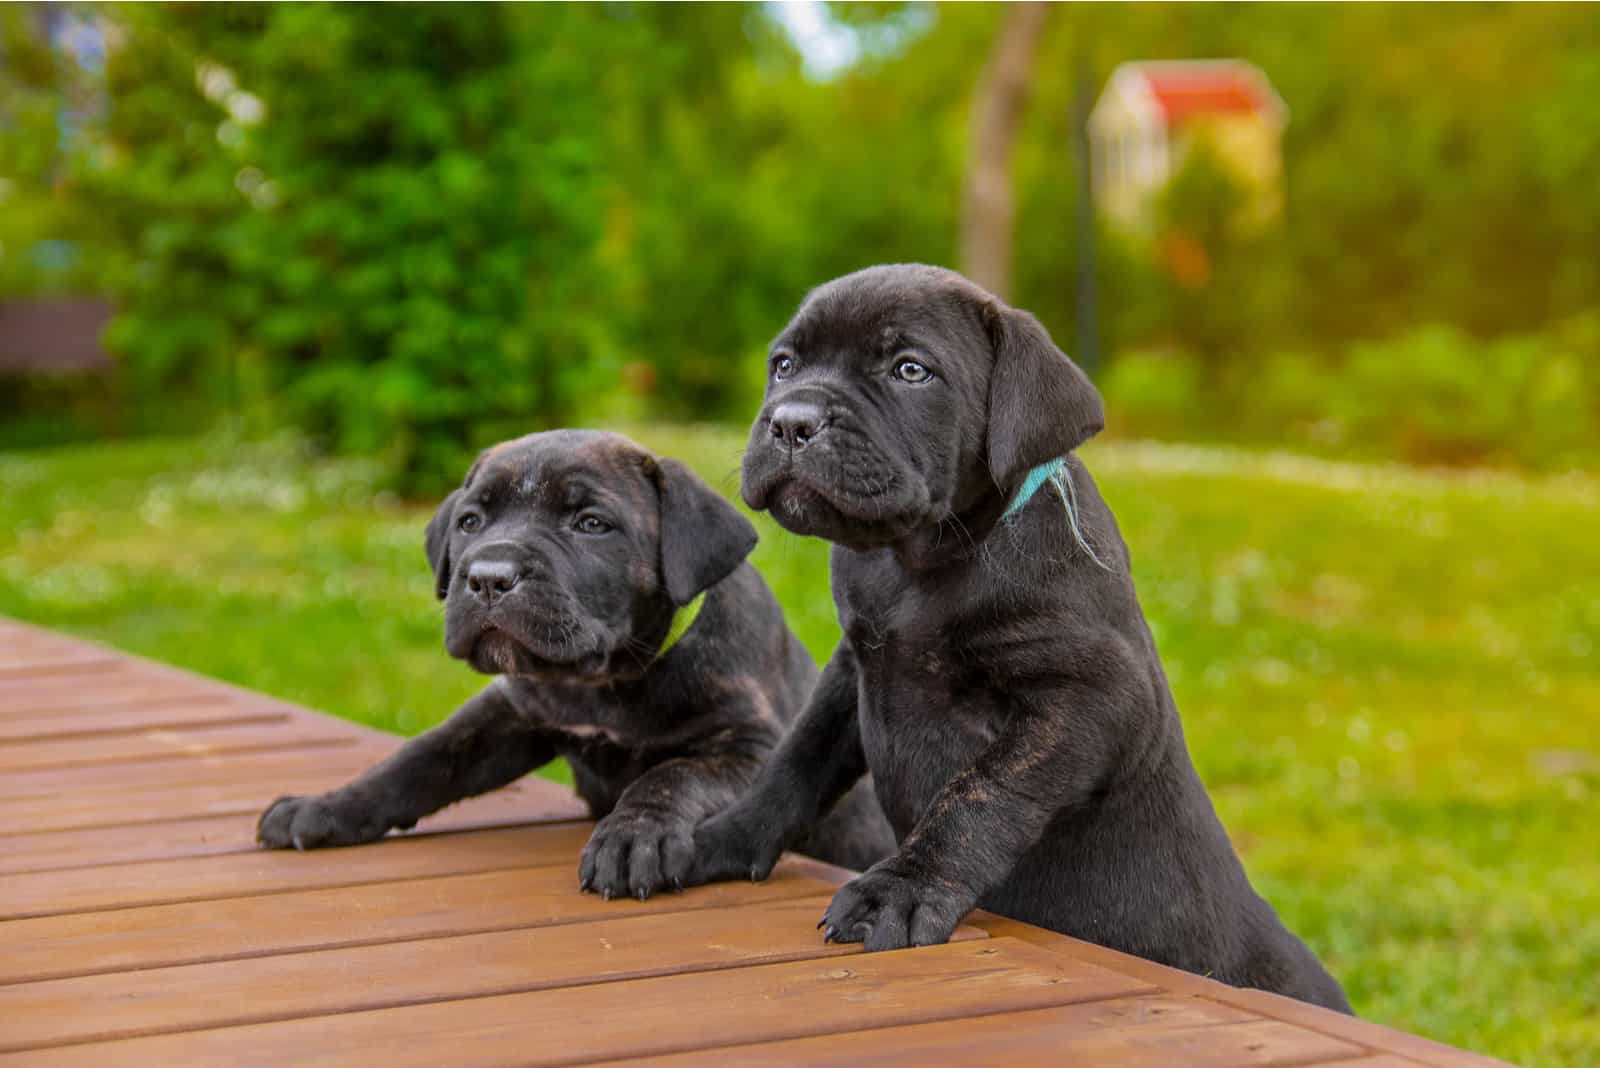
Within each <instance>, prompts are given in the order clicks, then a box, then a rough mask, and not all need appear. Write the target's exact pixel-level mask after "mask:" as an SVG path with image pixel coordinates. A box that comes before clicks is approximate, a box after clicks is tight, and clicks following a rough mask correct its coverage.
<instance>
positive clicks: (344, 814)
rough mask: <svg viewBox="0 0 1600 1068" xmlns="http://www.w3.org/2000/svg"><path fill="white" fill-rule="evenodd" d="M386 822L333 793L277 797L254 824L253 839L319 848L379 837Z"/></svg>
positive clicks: (275, 844)
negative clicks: (343, 800) (314, 795)
mask: <svg viewBox="0 0 1600 1068" xmlns="http://www.w3.org/2000/svg"><path fill="white" fill-rule="evenodd" d="M389 826H390V825H389V824H388V823H387V822H386V821H384V820H382V819H380V818H378V817H377V815H376V814H375V813H373V812H371V811H367V810H364V808H363V806H361V805H358V804H353V803H347V802H342V801H340V800H338V799H337V797H336V795H333V794H321V795H319V796H316V797H280V798H278V799H277V800H276V801H274V802H273V803H272V804H270V805H268V806H267V810H266V811H265V812H263V813H262V814H261V819H260V821H259V822H258V823H257V824H256V841H257V842H260V843H261V844H262V845H264V846H266V847H267V848H268V849H289V848H291V847H292V848H294V849H322V848H324V847H326V846H350V845H360V844H361V843H363V842H373V841H377V840H378V839H379V838H382V837H383V836H384V835H385V834H387V833H388V831H389Z"/></svg>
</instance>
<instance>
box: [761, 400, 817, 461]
mask: <svg viewBox="0 0 1600 1068" xmlns="http://www.w3.org/2000/svg"><path fill="white" fill-rule="evenodd" d="M831 422H832V420H831V419H829V418H828V413H827V412H826V411H825V410H824V409H823V407H822V405H820V404H817V403H816V402H815V401H809V400H786V401H780V402H779V403H778V404H777V405H775V406H774V407H773V409H772V414H771V415H769V416H768V417H767V427H768V429H769V430H770V431H771V433H772V438H773V441H774V443H775V444H777V445H779V446H781V447H785V448H788V449H790V450H791V451H793V450H797V449H803V448H805V447H806V446H807V445H809V444H810V443H811V442H813V441H815V440H816V439H817V438H818V437H820V436H821V435H822V433H823V432H824V431H825V430H827V429H828V425H829V424H830V423H831Z"/></svg>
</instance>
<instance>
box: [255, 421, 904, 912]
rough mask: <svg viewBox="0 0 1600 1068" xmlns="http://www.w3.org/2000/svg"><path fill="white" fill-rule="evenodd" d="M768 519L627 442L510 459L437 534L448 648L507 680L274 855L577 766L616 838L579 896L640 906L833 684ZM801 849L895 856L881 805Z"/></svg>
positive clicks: (596, 859)
mask: <svg viewBox="0 0 1600 1068" xmlns="http://www.w3.org/2000/svg"><path fill="white" fill-rule="evenodd" d="M755 541H756V532H755V528H753V527H752V526H751V525H750V522H749V520H747V519H745V518H744V516H742V515H740V514H739V512H738V511H737V510H736V509H735V508H734V507H733V506H732V505H730V504H729V503H728V502H727V501H725V500H723V499H722V498H721V497H719V496H718V495H717V494H716V493H715V492H713V491H712V489H711V488H710V487H709V486H707V485H706V484H705V483H704V482H702V481H701V480H700V479H699V478H698V477H696V476H695V475H694V474H693V473H692V472H691V471H690V470H689V469H688V468H686V467H684V466H683V465H682V464H680V463H678V462H676V461H674V460H667V459H657V458H656V457H655V456H653V455H651V454H650V453H649V452H647V451H645V450H644V449H642V448H640V447H639V446H638V445H635V444H634V443H633V442H631V441H629V440H627V439H626V438H623V437H620V436H618V435H616V434H606V433H600V432H594V431H576V430H559V431H551V432H549V433H543V434H533V435H530V436H528V437H525V438H521V439H519V440H516V441H511V442H507V443H505V444H502V445H498V446H495V447H494V448H492V449H490V450H489V451H487V452H486V453H484V454H483V455H482V456H481V457H479V458H478V461H477V463H475V464H474V465H473V467H472V470H471V471H470V472H468V474H467V478H466V481H465V482H464V483H463V484H462V487H461V488H460V489H459V490H456V491H455V492H453V493H451V494H450V496H449V497H447V498H446V499H445V501H444V503H443V504H442V505H440V506H439V510H438V512H437V514H435V515H434V517H433V519H432V521H430V522H429V523H428V529H427V537H426V542H427V551H428V560H429V562H430V563H431V564H432V566H433V569H434V573H435V576H436V578H435V581H436V585H437V592H438V596H439V598H440V600H442V601H444V602H445V648H447V649H448V650H449V651H450V654H451V655H452V656H455V657H458V658H460V659H462V660H465V661H466V662H467V663H469V664H471V665H472V666H473V667H475V668H477V669H478V670H479V671H482V672H484V673H486V674H492V675H498V676H499V677H498V678H496V679H495V680H494V681H493V682H491V683H490V684H489V685H488V686H487V687H485V688H484V690H483V691H482V692H481V693H479V694H478V695H477V696H476V697H473V698H472V699H471V700H470V701H468V702H467V703H466V704H464V705H462V706H461V708H459V709H458V710H457V711H456V712H455V714H454V715H452V716H451V717H450V719H449V720H447V721H446V722H445V723H443V724H441V725H440V726H438V727H436V728H434V729H433V730H431V731H428V732H426V733H425V734H422V735H419V736H418V737H416V738H414V739H412V740H411V741H409V742H407V743H406V744H405V745H403V746H402V747H401V748H400V749H399V750H398V751H397V752H396V753H395V754H394V755H393V756H391V757H389V758H388V759H387V760H385V761H383V762H382V763H380V764H378V765H377V766H375V767H373V768H372V769H370V770H369V771H367V772H365V773H364V774H362V775H361V776H360V777H359V778H357V779H356V780H354V781H353V782H351V783H349V784H347V785H345V786H343V787H340V788H339V789H337V790H333V791H331V792H329V793H326V794H322V795H320V796H317V797H283V798H279V799H278V800H277V801H275V802H273V803H272V805H271V806H270V807H268V808H267V810H266V811H265V812H264V813H263V814H262V816H261V821H260V824H259V827H258V830H257V837H258V838H259V840H260V841H261V843H262V844H263V845H267V846H273V847H280V848H281V847H287V846H294V847H295V848H296V849H311V848H316V847H320V846H340V845H354V844H357V843H360V842H370V841H372V840H374V839H377V838H381V837H382V836H383V835H384V834H386V833H387V832H388V831H389V830H391V829H393V828H401V829H404V828H409V827H411V826H412V825H413V824H415V823H416V822H417V820H419V819H421V818H422V817H424V816H426V815H428V814H429V813H431V812H435V811H437V810H438V809H441V808H443V807H444V806H446V805H448V804H451V803H452V802H455V801H459V800H461V799H462V798H464V797H470V796H472V795H475V794H481V793H485V792H487V791H489V790H493V789H495V788H496V787H499V786H504V785H505V784H506V783H509V782H511V781H513V780H515V779H518V778H520V777H522V776H523V775H525V774H527V773H528V772H529V771H532V770H533V769H535V768H538V767H540V766H541V765H543V764H546V763H548V762H550V761H551V760H553V759H555V758H556V757H557V756H564V757H566V758H567V760H568V761H569V762H570V763H571V765H572V772H573V777H574V780H575V782H576V786H577V790H578V793H579V794H580V795H581V796H582V797H583V799H584V800H585V801H586V802H588V804H589V808H590V811H591V812H592V813H593V814H594V816H595V817H596V818H599V819H600V824H599V826H598V827H596V828H595V831H594V834H593V836H592V837H591V838H590V840H589V844H588V846H587V848H585V850H584V852H583V858H582V861H581V864H580V870H579V881H580V885H581V886H582V887H583V888H584V889H592V890H596V891H598V892H600V893H601V894H604V895H605V896H607V897H611V896H614V895H620V894H632V895H634V896H637V897H639V898H641V899H643V898H645V897H648V896H649V895H650V894H652V893H654V892H656V891H657V890H660V889H662V888H663V887H664V886H666V885H668V883H669V876H668V875H667V874H665V873H667V872H678V871H681V870H683V868H684V867H686V865H687V864H688V861H689V857H690V850H691V841H692V839H691V835H692V832H693V828H694V826H695V824H696V823H697V822H699V821H700V820H702V819H704V818H705V817H707V816H709V815H711V814H712V813H714V812H716V811H717V810H718V809H721V808H722V807H724V806H726V805H727V804H729V803H730V802H731V801H732V800H733V799H734V798H735V797H736V796H738V794H739V792H740V791H741V790H743V789H744V788H745V787H746V786H747V785H748V784H749V783H750V781H751V780H752V779H753V778H754V776H755V773H756V770H757V769H758V768H759V767H760V765H761V763H762V761H763V759H764V758H765V757H766V756H767V755H768V753H769V752H770V751H771V750H772V748H773V747H774V746H775V745H776V744H777V741H778V739H779V737H780V736H781V735H782V733H783V730H784V727H785V725H786V724H787V723H788V722H789V721H790V720H792V719H793V718H794V716H795V715H796V713H797V712H798V711H799V710H800V708H801V707H802V706H803V705H804V702H805V698H806V696H807V695H808V694H809V693H810V692H811V688H812V686H813V684H814V683H815V682H816V678H817V669H816V665H815V664H814V663H813V662H812V660H811V657H810V655H809V654H807V653H806V651H805V649H804V648H803V647H802V646H801V645H800V643H799V641H798V640H797V639H796V638H795V636H794V635H793V633H791V632H790V630H789V628H788V627H787V626H786V625H785V623H784V619H783V612H782V609H780V608H779V606H778V603H777V601H776V600H775V599H774V598H773V596H772V593H771V591H770V590H768V589H767V586H766V584H765V583H764V582H762V580H761V576H760V575H758V574H757V573H756V571H755V569H754V568H752V567H751V566H750V565H749V564H748V563H746V562H745V557H746V556H747V555H748V554H749V552H750V550H751V548H752V547H753V546H754V545H755ZM800 848H801V849H802V850H803V851H805V852H807V853H810V854H811V855H812V856H816V857H819V858H821V859H824V860H829V861H832V862H834V863H837V864H842V865H845V866H847V867H866V866H867V865H869V864H871V863H872V862H873V861H875V860H878V859H879V858H881V857H884V856H887V855H888V854H889V853H891V852H893V850H894V836H893V832H892V831H891V830H890V828H889V826H888V823H887V822H886V821H885V820H884V817H883V814H882V811H881V810H880V809H879V808H878V806H877V803H876V802H875V801H874V800H873V799H872V796H871V792H870V787H865V788H864V789H862V790H860V791H857V792H856V793H855V794H854V795H853V796H851V797H849V798H847V799H846V800H845V801H844V802H843V803H841V804H840V805H839V806H838V808H837V809H836V810H835V811H834V812H833V813H832V814H831V815H830V816H829V818H828V819H827V820H825V821H823V822H822V823H821V824H819V825H818V827H817V831H816V833H815V834H814V835H813V836H812V837H811V838H810V839H809V840H808V841H807V842H805V843H803V844H802V845H801V846H800Z"/></svg>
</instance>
